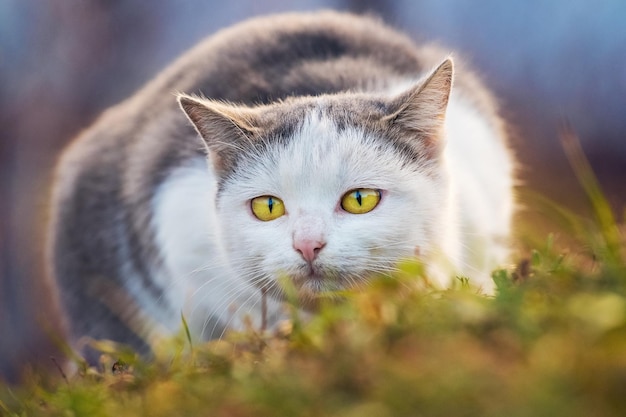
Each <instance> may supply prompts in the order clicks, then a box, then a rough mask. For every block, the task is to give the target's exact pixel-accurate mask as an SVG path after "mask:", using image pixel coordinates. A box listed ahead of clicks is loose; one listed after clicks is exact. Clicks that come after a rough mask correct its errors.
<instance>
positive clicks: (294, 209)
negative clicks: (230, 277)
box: [179, 59, 453, 301]
mask: <svg viewBox="0 0 626 417" xmlns="http://www.w3.org/2000/svg"><path fill="white" fill-rule="evenodd" d="M452 75H453V65H452V61H451V60H449V59H448V60H446V61H444V62H443V63H442V64H441V65H440V66H439V67H438V68H437V69H436V70H434V71H433V72H432V73H431V74H430V75H429V76H428V77H426V78H425V79H423V80H422V81H420V82H417V83H416V84H414V85H413V86H411V87H410V88H408V89H406V90H405V91H403V92H401V93H400V94H395V95H390V94H387V95H386V94H383V93H380V94H378V93H377V94H374V93H348V92H346V93H338V94H334V95H323V96H317V97H298V98H292V99H288V100H285V101H282V102H277V103H275V104H271V105H264V106H257V107H244V106H238V105H232V104H227V103H223V102H217V101H213V100H207V99H200V98H194V97H190V96H185V95H183V96H180V98H179V100H180V104H181V107H182V109H183V110H184V112H185V113H186V114H187V116H188V117H189V119H190V120H191V121H192V123H193V124H194V126H195V127H196V129H197V130H198V132H199V133H200V135H201V136H202V138H203V139H204V142H205V143H206V145H207V150H208V154H209V159H210V161H211V162H210V165H211V167H212V169H213V170H214V172H215V174H216V176H217V178H218V180H217V181H218V192H217V196H216V204H217V213H218V217H219V222H220V225H221V226H220V227H221V231H220V232H221V233H220V235H221V237H222V240H223V241H224V243H225V246H226V251H227V255H228V257H229V261H230V263H231V265H232V267H233V268H235V270H236V271H237V273H238V274H241V276H242V277H244V278H245V279H246V280H248V281H249V282H250V283H252V284H254V285H256V286H258V287H260V288H267V289H268V290H269V292H270V293H276V294H280V290H279V285H278V284H277V283H276V282H277V280H278V279H279V278H280V277H287V278H289V279H291V280H292V282H293V283H294V284H295V286H296V288H298V290H299V291H300V295H301V296H302V299H303V300H305V301H306V299H308V298H312V297H311V296H314V295H315V294H318V293H319V292H321V291H328V290H336V289H342V288H346V287H351V286H354V285H358V284H359V283H361V282H363V281H364V280H366V279H367V277H369V276H372V274H378V273H382V274H385V273H388V272H390V271H392V270H393V269H394V268H395V266H396V265H397V262H398V261H399V260H401V259H403V258H407V257H410V256H413V254H414V253H416V252H421V253H425V252H428V251H429V250H430V249H431V247H432V246H433V245H434V244H435V239H436V236H437V232H438V230H437V229H438V227H440V217H441V216H440V213H441V210H442V207H443V206H444V205H445V204H446V194H447V192H446V190H447V187H446V176H445V170H444V169H443V167H442V160H441V159H442V158H441V154H442V153H441V151H442V148H443V146H444V136H443V125H444V117H445V111H446V107H447V103H448V98H449V94H450V88H451V83H452ZM313 298H314V297H313Z"/></svg>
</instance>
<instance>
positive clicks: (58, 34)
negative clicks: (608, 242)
mask: <svg viewBox="0 0 626 417" xmlns="http://www.w3.org/2000/svg"><path fill="white" fill-rule="evenodd" d="M320 8H333V9H341V10H351V11H353V12H358V13H363V12H371V13H375V14H378V15H380V16H381V17H383V18H384V19H385V20H386V21H388V22H389V23H391V24H392V25H394V26H396V27H398V28H400V29H402V30H404V31H405V32H407V33H409V34H411V35H412V36H413V37H414V38H415V39H416V40H418V41H436V42H438V43H441V44H442V45H445V46H446V47H449V48H450V50H457V51H460V53H461V56H462V57H463V58H465V59H466V60H468V61H470V62H471V63H472V64H473V66H474V67H475V68H476V69H477V70H478V72H479V73H480V74H481V75H482V77H483V78H484V79H485V80H486V81H487V83H488V84H489V85H490V86H491V88H492V89H493V90H494V91H495V92H496V93H497V95H498V97H499V99H500V102H501V104H502V107H503V112H504V115H505V116H506V117H507V119H508V120H509V121H510V122H511V124H512V126H513V128H514V130H515V132H516V135H515V138H514V141H513V146H514V148H515V150H516V152H517V153H518V154H519V158H520V159H521V161H522V170H521V176H522V180H523V181H524V183H525V184H526V185H527V186H528V187H531V188H534V189H536V190H538V191H540V192H541V193H544V194H547V195H548V196H550V197H552V198H554V199H556V200H557V201H559V202H560V203H562V204H569V205H573V204H577V202H578V201H579V198H578V197H577V196H580V190H579V188H578V187H577V185H576V183H575V181H574V179H573V175H572V174H571V172H570V170H569V168H568V166H567V163H566V161H565V158H564V157H563V152H562V151H561V148H560V145H559V140H558V135H557V132H558V128H559V125H560V124H561V123H562V122H563V121H564V120H569V122H570V123H571V124H572V125H573V127H574V129H575V131H576V132H577V133H578V135H579V136H580V139H581V142H582V144H583V147H584V149H585V152H586V153H587V155H588V157H589V158H590V159H591V161H592V163H593V166H594V168H595V170H596V172H597V174H598V176H599V178H600V180H601V183H602V186H603V188H604V190H605V192H606V194H607V196H608V197H609V199H610V201H611V203H612V204H613V205H614V207H615V208H616V209H618V210H620V212H621V211H622V210H623V208H624V203H625V201H626V185H625V181H624V178H625V175H626V2H624V1H622V0H597V1H593V2H591V1H588V0H569V1H567V2H564V1H561V0H544V1H540V0H508V1H500V0H482V1H480V2H476V1H473V2H472V1H464V0H395V1H382V0H380V1H373V0H369V1H357V0H353V1H349V0H334V1H332V0H326V1H323V0H309V1H287V0H282V1H281V0H267V1H263V2H259V1H255V0H238V1H229V2H214V1H208V0H160V1H154V2H151V1H143V0H125V1H113V0H39V1H38V0H2V1H0V378H2V377H3V376H4V378H14V377H15V376H16V375H18V374H19V372H20V371H19V370H20V369H21V367H22V364H24V363H25V362H27V361H33V360H34V361H39V362H43V363H46V362H49V360H48V355H50V354H54V353H53V352H54V348H53V346H52V344H51V342H50V340H49V337H48V333H49V332H52V333H54V332H56V331H57V330H58V328H59V319H58V316H57V314H56V312H55V309H54V306H53V303H52V301H53V299H54V296H53V294H54V292H53V291H52V290H51V289H50V287H49V286H48V285H47V283H46V281H45V279H44V276H45V274H44V273H43V268H42V262H41V259H42V243H43V239H44V236H43V234H42V229H43V225H44V224H45V218H46V212H47V207H46V199H47V195H48V192H49V182H50V173H51V170H52V168H53V164H54V161H55V159H56V157H57V156H58V154H59V152H60V150H61V149H62V148H63V146H64V145H65V144H67V142H68V141H69V140H70V139H71V138H72V137H73V136H75V135H76V134H77V132H79V131H80V130H81V129H84V128H86V127H88V126H89V124H90V123H91V122H92V121H93V120H94V118H96V117H97V115H98V114H99V113H100V112H102V111H103V110H104V109H105V108H107V107H108V106H111V105H113V104H115V103H117V102H119V101H120V100H122V99H124V98H125V97H127V96H129V95H130V94H132V93H133V92H134V91H136V90H137V89H138V88H139V87H140V86H141V85H142V84H143V83H145V82H146V81H147V80H148V79H150V78H151V77H152V76H153V75H155V74H156V73H157V72H158V71H159V70H161V69H162V68H163V67H164V66H165V65H167V63H168V62H169V61H170V60H172V59H173V58H174V57H176V56H177V55H179V54H180V53H181V52H183V51H184V50H185V49H187V48H188V47H190V46H192V45H193V44H194V43H196V42H197V41H198V40H200V39H201V38H203V37H205V36H206V35H209V34H211V33H213V32H215V31H216V30H218V29H220V28H223V27H225V26H229V25H231V24H233V23H235V22H238V21H241V20H243V19H245V18H247V17H251V16H255V15H260V14H267V13H274V12H280V11H294V10H316V9H320ZM526 210H527V211H532V210H533V207H532V206H530V207H528V206H527V207H526Z"/></svg>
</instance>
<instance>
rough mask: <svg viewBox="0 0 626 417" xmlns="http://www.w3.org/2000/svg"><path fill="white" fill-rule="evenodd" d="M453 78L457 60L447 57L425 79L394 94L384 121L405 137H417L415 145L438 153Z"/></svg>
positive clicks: (413, 138)
mask: <svg viewBox="0 0 626 417" xmlns="http://www.w3.org/2000/svg"><path fill="white" fill-rule="evenodd" d="M453 77H454V63H453V61H452V58H447V59H446V60H445V61H443V62H442V63H441V64H440V65H439V66H438V67H437V68H436V69H435V70H434V71H433V72H432V73H431V74H430V75H429V76H428V77H426V78H425V79H424V80H423V81H421V82H419V83H418V84H417V85H416V86H413V87H412V88H410V89H409V90H407V91H405V92H404V93H402V94H400V95H399V96H397V97H395V98H394V99H393V100H392V102H391V105H390V106H389V108H390V109H391V110H390V112H389V114H388V115H387V116H385V117H384V119H383V120H385V121H386V122H387V123H389V124H390V125H391V127H392V128H395V129H400V130H401V132H402V133H403V134H402V137H407V136H408V138H410V140H412V141H415V140H417V141H418V143H416V144H415V145H416V146H419V147H421V148H424V147H426V150H427V151H428V153H433V154H436V153H438V152H437V151H439V150H440V149H441V147H442V146H441V142H442V141H441V140H440V139H441V137H442V134H443V127H444V122H445V116H446V109H447V107H448V100H449V99H450V91H451V89H452V79H453Z"/></svg>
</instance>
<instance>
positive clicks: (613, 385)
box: [0, 135, 626, 417]
mask: <svg viewBox="0 0 626 417" xmlns="http://www.w3.org/2000/svg"><path fill="white" fill-rule="evenodd" d="M565 137H566V140H565V142H564V145H565V149H566V150H567V152H568V155H569V157H570V159H571V161H572V165H573V166H574V167H575V169H576V172H577V173H578V175H579V180H580V182H581V184H582V185H583V187H584V188H585V189H586V191H587V194H588V195H589V196H590V202H591V204H592V206H593V213H594V217H593V218H590V219H584V218H579V217H577V216H576V215H574V214H572V213H569V212H567V211H566V210H564V209H563V208H559V207H556V206H550V205H549V204H548V203H546V202H545V201H543V202H539V200H538V202H537V203H538V204H544V205H545V207H546V209H548V208H549V207H550V212H551V213H552V216H553V217H554V218H558V219H559V221H560V222H561V223H562V225H563V226H564V228H565V229H566V230H568V235H567V236H566V237H565V238H566V240H567V242H568V243H567V245H568V246H569V245H571V244H572V242H575V245H574V247H576V249H575V250H573V251H569V252H567V251H564V250H563V248H562V247H561V246H559V244H558V243H559V242H558V239H557V240H556V241H555V238H554V237H553V236H548V237H547V238H542V239H540V240H539V239H537V238H536V236H535V239H534V243H533V245H534V247H535V249H534V250H530V251H528V252H527V255H528V256H523V257H521V260H520V262H519V265H518V266H517V267H516V268H512V269H511V270H500V271H496V272H495V273H494V280H495V282H496V284H497V288H498V290H497V293H496V295H495V296H493V297H485V296H481V295H478V294H476V293H475V292H473V291H472V290H470V289H469V288H467V286H466V285H465V284H464V281H463V280H462V279H459V280H458V285H457V286H456V288H453V289H450V290H447V291H426V292H425V291H424V290H423V289H422V290H418V289H416V287H417V285H415V284H416V281H419V280H420V278H419V276H420V267H419V265H415V264H406V265H404V266H403V267H402V270H401V272H400V273H398V274H397V277H396V279H395V280H389V279H386V280H383V279H381V280H378V281H376V282H375V283H374V284H373V285H372V286H371V288H369V289H367V290H365V291H363V292H359V293H348V294H345V302H342V303H338V304H337V303H335V304H330V303H329V304H328V305H325V306H323V307H322V309H321V312H320V314H319V315H317V316H316V317H314V318H313V319H312V320H311V321H309V322H306V323H303V322H301V321H300V320H299V318H298V316H297V313H296V311H297V310H296V309H295V308H294V309H293V310H294V313H293V322H291V323H289V324H285V326H283V328H281V330H280V331H278V332H276V333H274V334H262V333H259V332H256V331H254V330H252V329H251V330H250V331H248V332H244V333H238V334H230V335H229V336H228V337H227V338H226V339H225V340H222V341H216V342H212V343H208V344H204V345H193V346H192V345H191V343H190V341H189V340H188V338H187V336H186V335H185V334H182V335H180V337H179V338H177V339H174V340H171V341H168V342H166V343H164V344H163V345H161V346H160V347H159V348H158V349H157V352H156V359H155V360H154V361H152V362H150V363H144V362H141V361H138V360H137V359H136V358H135V357H134V355H133V354H132V353H130V352H124V351H123V350H122V351H120V350H117V349H116V348H115V347H114V346H112V345H106V344H103V345H102V346H101V347H102V348H103V349H105V350H107V349H108V350H109V351H110V355H106V356H104V357H103V360H102V366H101V367H100V369H87V368H84V369H82V371H81V372H79V373H78V374H77V375H76V376H74V377H72V378H66V377H64V376H62V375H61V373H59V374H58V375H52V376H51V375H41V374H33V375H32V376H31V377H30V378H28V379H27V382H26V383H25V384H23V385H22V386H20V387H0V415H7V416H31V415H42V416H93V417H97V416H115V417H124V416H137V415H147V416H177V415H180V416H342V417H345V416H359V417H368V416H376V417H380V416H383V417H384V416H394V417H396V416H507V417H516V416H562V415H567V416H581V417H582V416H585V417H587V416H619V415H626V253H625V252H626V240H625V235H626V234H625V233H624V229H623V226H620V221H618V220H617V219H616V218H615V215H614V213H613V212H612V211H611V209H610V207H609V206H608V204H607V203H606V201H605V200H604V199H603V197H602V194H601V193H600V192H599V188H598V186H597V184H596V183H595V180H594V178H593V175H592V174H591V172H590V170H589V168H588V166H587V165H586V161H585V159H584V157H583V156H582V153H581V152H580V150H579V148H578V147H577V143H576V142H575V141H574V140H571V138H570V139H567V135H565ZM623 222H624V219H623V218H622V219H621V223H622V224H623ZM620 227H622V229H621V230H620ZM119 359H121V360H122V362H123V363H121V362H119V361H118V360H119Z"/></svg>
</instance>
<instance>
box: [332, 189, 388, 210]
mask: <svg viewBox="0 0 626 417" xmlns="http://www.w3.org/2000/svg"><path fill="white" fill-rule="evenodd" d="M379 201H380V191H379V190H373V189H371V188H357V189H356V190H352V191H348V192H347V193H346V194H345V195H344V196H343V197H342V198H341V208H342V209H344V210H345V211H347V212H348V213H352V214H363V213H367V212H370V211H372V210H374V207H376V206H377V205H378V202H379Z"/></svg>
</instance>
